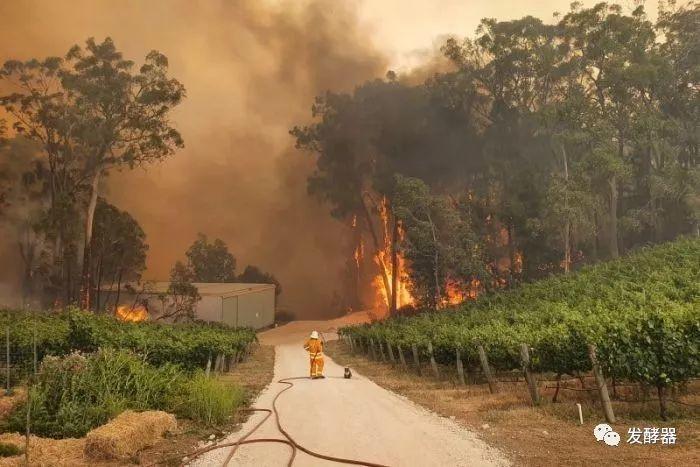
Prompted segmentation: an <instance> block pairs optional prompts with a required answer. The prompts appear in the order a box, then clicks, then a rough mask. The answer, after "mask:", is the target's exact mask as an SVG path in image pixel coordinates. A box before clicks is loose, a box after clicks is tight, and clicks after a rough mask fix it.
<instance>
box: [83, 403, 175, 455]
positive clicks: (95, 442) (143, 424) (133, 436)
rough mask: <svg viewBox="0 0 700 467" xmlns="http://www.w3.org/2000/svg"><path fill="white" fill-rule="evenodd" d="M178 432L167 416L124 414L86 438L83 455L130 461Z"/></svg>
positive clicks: (173, 422) (152, 411)
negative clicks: (169, 434) (139, 453)
mask: <svg viewBox="0 0 700 467" xmlns="http://www.w3.org/2000/svg"><path fill="white" fill-rule="evenodd" d="M176 429H177V422H176V421H175V416H174V415H172V414H169V413H167V412H161V411H156V410H149V411H147V412H133V411H131V410H126V411H124V412H122V413H121V414H119V415H118V416H117V417H115V418H114V419H113V420H110V421H109V422H108V423H106V424H104V425H102V426H100V427H97V428H95V429H94V430H92V431H90V432H89V433H88V434H87V436H86V437H85V455H86V456H87V457H89V458H91V459H103V460H110V459H119V460H129V459H132V458H134V457H135V456H136V454H137V453H138V452H139V451H141V450H142V449H144V448H146V447H149V446H153V445H154V444H155V443H156V442H157V441H158V440H159V439H161V438H162V437H163V435H164V434H166V433H174V432H175V430H176Z"/></svg>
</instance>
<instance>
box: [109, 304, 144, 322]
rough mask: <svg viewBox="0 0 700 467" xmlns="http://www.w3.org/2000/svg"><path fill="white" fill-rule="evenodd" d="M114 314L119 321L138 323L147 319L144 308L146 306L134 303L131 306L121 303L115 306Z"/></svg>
mask: <svg viewBox="0 0 700 467" xmlns="http://www.w3.org/2000/svg"><path fill="white" fill-rule="evenodd" d="M116 316H117V319H119V320H120V321H127V322H130V323H138V322H140V321H146V320H147V319H148V310H146V307H144V306H143V305H136V306H135V307H133V308H132V307H130V306H127V305H121V306H118V307H117V312H116Z"/></svg>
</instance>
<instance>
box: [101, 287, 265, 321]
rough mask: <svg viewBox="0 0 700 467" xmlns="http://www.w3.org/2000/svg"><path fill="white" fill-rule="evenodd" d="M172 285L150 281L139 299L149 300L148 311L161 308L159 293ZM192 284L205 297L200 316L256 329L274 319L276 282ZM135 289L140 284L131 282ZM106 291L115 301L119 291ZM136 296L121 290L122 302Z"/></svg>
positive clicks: (127, 301)
mask: <svg viewBox="0 0 700 467" xmlns="http://www.w3.org/2000/svg"><path fill="white" fill-rule="evenodd" d="M169 285H170V283H169V282H150V283H148V284H147V285H146V287H143V288H142V289H143V290H141V291H140V292H139V294H138V299H139V301H144V300H145V301H146V302H147V303H148V309H149V311H151V310H159V309H160V308H161V306H162V304H161V302H160V300H159V299H158V298H157V297H158V295H159V294H163V293H166V292H167V290H168V287H169ZM193 285H194V286H195V287H197V290H198V291H199V295H200V296H201V297H202V299H201V300H200V301H199V302H198V303H197V308H196V310H195V315H196V318H197V319H201V320H203V321H216V322H222V323H226V324H228V325H230V326H245V327H251V328H254V329H260V328H264V327H267V326H271V325H272V324H274V322H275V285H274V284H244V283H222V284H219V283H208V282H196V283H194V284H193ZM103 290H104V289H103ZM132 290H138V288H137V287H133V286H132ZM107 293H108V295H109V297H108V298H107V302H106V303H110V302H111V303H112V304H113V303H114V300H115V299H116V295H115V294H116V292H115V291H114V290H111V291H110V290H107ZM135 299H136V297H135V296H134V294H133V293H129V292H125V291H124V290H122V292H121V293H120V296H119V304H120V305H121V304H129V305H131V304H132V303H133V302H134V300H135Z"/></svg>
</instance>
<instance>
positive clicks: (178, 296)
mask: <svg viewBox="0 0 700 467" xmlns="http://www.w3.org/2000/svg"><path fill="white" fill-rule="evenodd" d="M193 282H194V273H193V270H192V268H191V267H188V266H186V265H185V264H184V263H182V262H181V261H176V262H175V265H174V266H173V268H172V269H171V270H170V284H168V290H167V291H166V292H165V293H162V294H159V295H158V299H159V300H160V301H161V303H162V305H163V306H162V309H163V312H162V314H161V315H159V316H158V319H163V318H170V319H172V320H173V321H192V320H193V319H194V317H195V312H196V308H197V302H199V301H200V300H201V299H202V297H201V295H199V291H198V290H197V286H195V285H194V284H193Z"/></svg>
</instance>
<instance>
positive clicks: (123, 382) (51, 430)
mask: <svg viewBox="0 0 700 467" xmlns="http://www.w3.org/2000/svg"><path fill="white" fill-rule="evenodd" d="M184 379H185V374H184V373H183V372H182V370H180V369H179V368H178V367H177V366H175V365H171V364H166V365H163V366H162V367H159V368H155V367H152V366H151V365H148V364H147V363H145V362H144V361H143V360H142V359H140V358H138V357H137V356H136V355H134V354H132V353H129V352H127V351H116V350H111V349H106V350H102V351H99V352H97V353H95V354H91V355H82V354H79V353H72V354H70V355H67V356H65V357H61V358H58V357H46V358H45V359H44V361H43V362H42V364H41V371H40V373H39V376H38V380H37V384H36V385H34V386H33V387H32V389H31V390H30V393H29V396H30V401H31V414H32V432H33V433H36V434H39V435H42V436H48V437H52V438H62V437H80V436H84V435H85V434H86V433H87V432H88V431H89V430H91V429H92V428H95V427H96V426H99V425H102V424H103V423H105V422H107V421H108V420H109V419H110V418H112V417H114V416H115V415H117V414H119V413H121V412H122V411H123V410H125V409H134V410H148V409H167V408H168V402H169V401H170V400H172V398H173V397H174V393H175V392H176V391H177V389H178V387H179V386H180V385H181V384H182V381H183V380H184ZM26 410H27V408H26V403H24V404H21V405H19V406H18V407H17V408H16V409H15V410H14V411H13V413H12V415H11V416H10V418H9V421H8V423H9V426H8V428H9V429H11V430H14V431H24V429H25V422H26V419H25V414H26Z"/></svg>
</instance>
